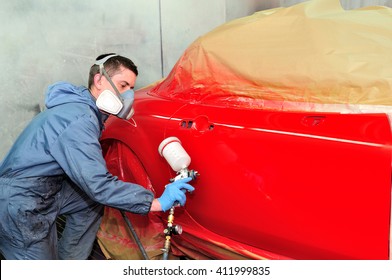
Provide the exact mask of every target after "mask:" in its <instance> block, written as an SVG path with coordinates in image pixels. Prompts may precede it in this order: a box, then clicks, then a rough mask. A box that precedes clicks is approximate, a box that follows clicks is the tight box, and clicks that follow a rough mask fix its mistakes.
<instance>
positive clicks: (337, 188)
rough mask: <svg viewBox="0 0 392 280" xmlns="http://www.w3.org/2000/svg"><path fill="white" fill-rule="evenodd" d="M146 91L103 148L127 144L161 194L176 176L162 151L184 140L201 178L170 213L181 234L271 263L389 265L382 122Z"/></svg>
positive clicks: (386, 134) (386, 137)
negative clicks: (227, 243)
mask: <svg viewBox="0 0 392 280" xmlns="http://www.w3.org/2000/svg"><path fill="white" fill-rule="evenodd" d="M147 93H148V90H146V91H140V92H138V93H137V95H138V97H137V99H136V102H135V110H136V112H139V114H136V115H135V116H134V118H133V120H132V122H126V121H123V120H119V119H116V118H112V119H111V120H110V121H109V123H108V126H107V129H106V130H105V132H104V134H103V137H102V141H105V140H106V139H109V138H110V139H116V140H118V141H121V142H123V143H125V144H126V145H127V146H128V147H129V148H130V149H131V150H132V151H133V152H134V153H135V155H136V157H137V158H138V159H139V160H140V162H141V163H142V164H143V168H144V169H145V172H146V174H148V177H149V178H150V180H151V184H152V186H154V187H153V189H154V191H155V192H156V194H157V195H160V194H161V193H162V191H163V186H164V185H165V184H167V183H168V181H169V179H170V178H173V177H174V176H175V173H174V171H173V170H171V169H170V167H169V165H168V164H167V163H166V161H165V160H164V159H163V158H162V157H160V155H159V153H158V146H159V143H160V142H161V141H162V140H164V139H165V138H167V137H169V136H176V137H178V138H179V139H180V140H181V142H182V145H183V147H184V149H185V150H186V151H187V152H188V154H189V155H190V157H191V159H192V161H191V164H190V168H192V169H195V170H197V171H198V172H199V173H200V174H201V175H200V177H199V178H198V179H197V180H196V181H195V182H194V186H195V188H196V190H195V192H194V193H193V194H191V195H188V201H187V204H186V207H185V209H186V214H184V213H182V212H181V211H178V215H176V222H177V223H179V224H182V223H184V225H183V227H184V232H186V234H187V235H190V233H189V232H192V230H193V231H196V232H198V231H197V230H196V229H197V228H198V227H201V228H205V229H207V230H208V231H211V232H212V233H213V234H214V235H217V236H222V237H224V238H226V239H228V240H232V242H233V243H239V244H243V245H244V246H249V247H251V248H252V247H253V248H255V249H259V250H262V251H263V250H264V251H265V252H270V253H271V255H274V254H275V257H276V258H297V259H387V258H389V234H390V207H391V201H390V198H391V187H390V186H391V182H390V174H391V164H390V163H391V150H390V146H391V143H392V140H391V139H392V138H391V132H390V124H389V121H388V118H387V116H386V115H385V114H358V115H355V114H348V115H344V114H336V113H324V114H321V113H317V114H315V113H310V112H277V111H268V110H249V109H239V108H222V107H212V106H203V105H200V104H197V105H195V104H191V105H187V104H183V103H181V102H174V101H173V102H167V100H165V99H159V98H158V97H156V96H151V95H148V94H147ZM158 104H160V105H158ZM162 108H165V109H162ZM125 132H126V133H125ZM109 160H110V159H109ZM183 216H184V221H185V220H186V222H182V220H181V219H182V217H183ZM189 221H193V222H194V225H193V226H192V223H190V222H189ZM162 222H163V224H164V218H163V221H162ZM199 233H200V232H199ZM192 235H193V236H194V235H195V232H193V234H192ZM197 238H199V239H201V240H202V239H203V235H202V234H200V235H199V236H197ZM177 239H180V237H178V238H177ZM180 240H181V239H180ZM178 242H179V244H181V241H178ZM267 256H268V254H266V255H265V256H263V255H261V256H259V257H260V258H263V257H267ZM248 257H249V256H248Z"/></svg>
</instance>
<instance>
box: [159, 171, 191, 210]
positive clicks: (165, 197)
mask: <svg viewBox="0 0 392 280" xmlns="http://www.w3.org/2000/svg"><path fill="white" fill-rule="evenodd" d="M191 180H192V178H191V177H188V178H184V179H180V180H177V181H174V182H173V183H170V184H168V185H166V189H165V191H164V192H163V193H162V196H161V197H160V198H158V201H159V203H160V204H161V208H162V211H166V210H169V209H170V208H171V207H172V206H173V204H174V203H175V202H179V203H180V204H181V205H182V206H184V205H185V202H186V196H185V192H186V191H189V192H191V191H194V190H195V188H194V187H192V186H191V185H189V184H187V183H188V182H189V181H191Z"/></svg>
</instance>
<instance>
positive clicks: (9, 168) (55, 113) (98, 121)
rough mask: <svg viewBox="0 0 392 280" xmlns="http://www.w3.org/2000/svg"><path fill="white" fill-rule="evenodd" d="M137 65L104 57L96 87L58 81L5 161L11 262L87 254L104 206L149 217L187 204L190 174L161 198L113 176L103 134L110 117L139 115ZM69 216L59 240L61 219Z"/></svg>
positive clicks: (1, 226)
mask: <svg viewBox="0 0 392 280" xmlns="http://www.w3.org/2000/svg"><path fill="white" fill-rule="evenodd" d="M137 75H138V71H137V67H136V66H135V65H134V63H133V62H132V61H131V60H130V59H128V58H125V57H123V56H119V55H116V54H107V55H101V56H99V57H98V58H97V61H96V63H95V64H94V65H93V66H92V67H91V69H90V76H89V85H88V88H86V87H83V86H79V87H77V86H74V85H71V84H69V83H66V82H59V83H56V84H54V85H52V86H50V87H49V88H48V91H47V93H46V99H45V104H46V107H47V108H46V109H45V110H44V111H43V112H41V113H40V114H38V115H37V116H36V117H35V118H34V119H33V120H32V122H31V123H30V124H29V125H28V126H27V127H26V128H25V130H24V131H23V132H22V133H21V135H20V136H19V137H18V139H17V140H16V141H15V143H14V145H13V146H12V148H11V149H10V151H9V152H8V154H7V155H6V157H5V158H4V160H3V161H2V162H1V163H0V252H1V253H2V254H3V256H4V257H5V258H6V259H87V257H88V256H89V254H90V252H91V250H92V247H93V243H94V240H95V236H96V233H97V230H98V227H99V224H100V221H101V218H102V214H103V205H108V206H111V207H115V208H118V209H121V210H124V211H129V212H133V213H138V214H146V213H148V212H149V211H162V210H163V211H166V210H168V209H169V208H170V207H171V206H172V205H173V204H174V202H176V201H178V202H180V204H182V205H184V203H185V201H186V197H185V194H184V192H185V191H186V190H188V191H192V190H193V189H194V188H193V187H192V186H191V185H189V184H187V182H189V180H190V179H186V180H181V181H177V182H174V183H171V184H169V185H167V186H166V189H165V191H164V192H163V194H162V196H161V197H159V198H157V199H156V198H154V194H153V193H152V192H150V191H148V190H146V189H145V188H143V187H142V186H139V185H136V184H131V183H126V182H123V181H120V180H118V178H117V177H115V176H113V175H111V174H110V173H109V172H108V170H107V168H106V164H105V161H104V158H103V156H102V151H101V146H100V143H99V137H100V135H101V131H102V129H103V123H104V121H105V120H106V119H107V117H108V115H109V114H113V115H117V116H118V117H121V118H129V117H130V116H131V115H132V112H133V109H132V102H133V90H132V89H133V88H134V85H135V81H136V77H137ZM59 215H64V216H65V217H66V225H65V228H64V231H63V233H62V237H61V238H60V240H59V241H58V240H57V230H56V218H57V217H58V216H59Z"/></svg>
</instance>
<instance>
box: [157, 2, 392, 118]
mask: <svg viewBox="0 0 392 280" xmlns="http://www.w3.org/2000/svg"><path fill="white" fill-rule="evenodd" d="M391 89H392V9H391V8H387V7H381V6H379V7H367V8H362V9H357V10H344V9H343V8H342V7H341V5H340V1H339V0H314V1H308V2H303V3H301V4H297V5H295V6H292V7H288V8H277V9H272V10H266V11H260V12H257V13H255V14H253V15H251V16H248V17H244V18H240V19H237V20H234V21H231V22H228V23H226V24H224V25H222V26H220V27H218V28H216V29H214V30H212V31H211V32H209V33H207V34H206V35H204V36H202V37H200V38H198V39H197V40H196V41H195V42H194V43H193V44H191V45H190V46H189V48H188V49H187V50H186V51H185V52H184V54H183V55H182V57H181V58H180V59H179V61H178V62H177V63H176V65H175V67H174V68H173V70H172V72H171V73H170V74H169V76H168V77H167V78H166V79H165V80H163V81H162V82H160V83H159V84H157V85H156V86H155V87H154V88H153V89H152V93H156V94H159V95H166V96H170V97H171V98H175V99H180V100H181V99H183V100H189V99H190V100H191V102H195V103H198V102H202V103H209V104H213V105H217V106H239V107H247V108H264V109H274V110H300V111H303V110H304V111H334V112H347V113H352V112H369V111H372V112H385V111H390V110H391V108H390V107H389V106H391V105H392V91H391Z"/></svg>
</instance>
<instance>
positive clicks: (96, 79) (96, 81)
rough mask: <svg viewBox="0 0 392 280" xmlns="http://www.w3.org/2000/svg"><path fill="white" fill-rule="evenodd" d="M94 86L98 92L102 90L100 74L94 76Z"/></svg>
mask: <svg viewBox="0 0 392 280" xmlns="http://www.w3.org/2000/svg"><path fill="white" fill-rule="evenodd" d="M94 85H95V87H96V88H97V89H98V90H101V89H102V75H101V74H100V73H97V74H95V75H94Z"/></svg>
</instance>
